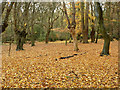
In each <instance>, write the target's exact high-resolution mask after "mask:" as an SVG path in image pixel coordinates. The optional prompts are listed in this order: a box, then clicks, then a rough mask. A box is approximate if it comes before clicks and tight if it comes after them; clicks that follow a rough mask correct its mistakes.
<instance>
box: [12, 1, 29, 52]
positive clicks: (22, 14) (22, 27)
mask: <svg viewBox="0 0 120 90" xmlns="http://www.w3.org/2000/svg"><path fill="white" fill-rule="evenodd" d="M21 4H22V5H21ZM29 5H30V3H27V2H26V3H24V4H23V3H15V7H14V25H15V29H14V31H15V34H16V38H17V39H16V44H17V48H16V50H17V51H18V50H24V49H23V44H24V42H25V38H26V35H27V32H26V29H27V22H28V10H29ZM22 10H23V11H22Z"/></svg>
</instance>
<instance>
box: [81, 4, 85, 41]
mask: <svg viewBox="0 0 120 90" xmlns="http://www.w3.org/2000/svg"><path fill="white" fill-rule="evenodd" d="M80 6H81V28H82V34H83V38H84V40H85V35H84V33H85V31H84V30H85V25H84V2H81V4H80Z"/></svg>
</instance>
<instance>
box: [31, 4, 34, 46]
mask: <svg viewBox="0 0 120 90" xmlns="http://www.w3.org/2000/svg"><path fill="white" fill-rule="evenodd" d="M34 15H35V3H33V12H32V21H31V46H35V36H34V35H35V34H34V18H35V17H34Z"/></svg>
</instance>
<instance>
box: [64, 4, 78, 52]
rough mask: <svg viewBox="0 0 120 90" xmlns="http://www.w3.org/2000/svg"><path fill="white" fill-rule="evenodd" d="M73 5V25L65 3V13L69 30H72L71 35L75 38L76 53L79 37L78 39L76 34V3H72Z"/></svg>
mask: <svg viewBox="0 0 120 90" xmlns="http://www.w3.org/2000/svg"><path fill="white" fill-rule="evenodd" d="M71 4H72V9H73V10H72V23H70V20H69V17H68V14H67V10H66V6H65V2H63V8H64V12H65V15H66V18H67V21H68V29H69V30H70V33H71V35H72V37H73V44H74V51H78V50H79V49H78V43H77V37H76V33H75V28H76V21H75V13H76V11H75V3H74V2H71Z"/></svg>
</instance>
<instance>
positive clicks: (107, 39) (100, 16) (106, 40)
mask: <svg viewBox="0 0 120 90" xmlns="http://www.w3.org/2000/svg"><path fill="white" fill-rule="evenodd" d="M96 5H97V11H98V19H99V26H100V30H101V33H102V36H103V39H104V45H103V50H102V52H101V54H100V55H101V56H103V55H109V46H110V36H109V35H108V34H107V32H106V29H105V27H104V21H103V11H102V7H101V6H100V3H99V2H96Z"/></svg>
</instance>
